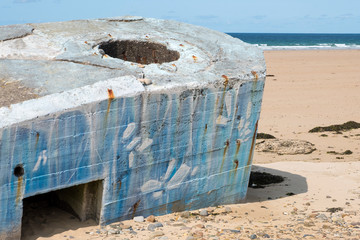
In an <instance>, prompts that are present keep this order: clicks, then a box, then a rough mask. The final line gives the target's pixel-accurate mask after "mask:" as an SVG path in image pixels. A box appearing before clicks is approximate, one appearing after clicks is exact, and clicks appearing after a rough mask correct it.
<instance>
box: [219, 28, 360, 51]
mask: <svg viewBox="0 0 360 240" xmlns="http://www.w3.org/2000/svg"><path fill="white" fill-rule="evenodd" d="M226 34H228V35H230V36H232V37H235V38H239V39H240V40H242V41H244V42H247V43H250V44H254V45H257V46H258V47H260V48H261V49H263V50H287V49H288V50H306V49H360V34H359V33H230V32H229V33H226Z"/></svg>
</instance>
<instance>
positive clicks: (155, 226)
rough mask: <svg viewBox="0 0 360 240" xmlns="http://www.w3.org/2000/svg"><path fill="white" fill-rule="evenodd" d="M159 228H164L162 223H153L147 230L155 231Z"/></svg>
mask: <svg viewBox="0 0 360 240" xmlns="http://www.w3.org/2000/svg"><path fill="white" fill-rule="evenodd" d="M159 227H164V225H163V224H162V223H161V222H157V223H151V224H149V226H148V228H147V229H148V230H149V231H154V230H155V229H156V228H159Z"/></svg>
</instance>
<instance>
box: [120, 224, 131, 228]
mask: <svg viewBox="0 0 360 240" xmlns="http://www.w3.org/2000/svg"><path fill="white" fill-rule="evenodd" d="M121 228H122V229H130V228H131V226H130V225H122V226H121Z"/></svg>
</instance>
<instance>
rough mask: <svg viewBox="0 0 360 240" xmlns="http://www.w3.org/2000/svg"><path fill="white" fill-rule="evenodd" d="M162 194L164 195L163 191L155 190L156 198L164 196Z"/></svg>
mask: <svg viewBox="0 0 360 240" xmlns="http://www.w3.org/2000/svg"><path fill="white" fill-rule="evenodd" d="M162 195H163V191H158V192H153V194H152V196H153V198H154V200H158V199H159V198H161V197H162Z"/></svg>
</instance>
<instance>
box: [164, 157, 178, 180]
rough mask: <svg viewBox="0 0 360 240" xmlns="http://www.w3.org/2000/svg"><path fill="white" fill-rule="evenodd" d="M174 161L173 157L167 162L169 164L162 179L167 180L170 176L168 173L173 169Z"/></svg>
mask: <svg viewBox="0 0 360 240" xmlns="http://www.w3.org/2000/svg"><path fill="white" fill-rule="evenodd" d="M175 163H176V160H175V159H174V158H173V159H171V160H170V162H169V166H168V168H167V170H166V174H165V177H164V181H167V180H168V179H169V177H170V174H171V173H172V171H173V170H174V167H175Z"/></svg>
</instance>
